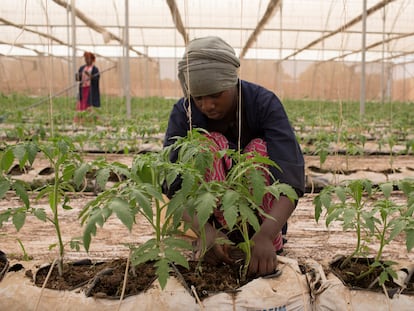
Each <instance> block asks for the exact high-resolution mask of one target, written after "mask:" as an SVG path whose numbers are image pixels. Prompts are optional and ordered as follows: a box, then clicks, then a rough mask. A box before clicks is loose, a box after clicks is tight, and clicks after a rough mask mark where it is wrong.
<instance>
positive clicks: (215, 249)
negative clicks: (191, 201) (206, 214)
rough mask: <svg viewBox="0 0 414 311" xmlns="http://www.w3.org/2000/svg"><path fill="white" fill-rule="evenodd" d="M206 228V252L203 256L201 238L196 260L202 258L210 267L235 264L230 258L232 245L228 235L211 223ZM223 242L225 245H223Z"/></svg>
mask: <svg viewBox="0 0 414 311" xmlns="http://www.w3.org/2000/svg"><path fill="white" fill-rule="evenodd" d="M204 228H205V235H206V241H205V242H206V244H205V247H206V248H205V249H206V252H205V253H204V254H203V250H202V241H201V238H198V239H197V241H196V253H195V259H196V260H199V259H200V258H201V257H202V258H201V259H202V260H203V261H204V262H206V263H208V264H210V265H219V264H222V263H227V264H232V263H234V260H233V259H232V258H231V257H230V250H231V245H230V242H229V241H228V238H227V237H226V235H225V234H224V233H223V232H221V231H219V230H217V229H216V228H214V227H213V226H212V225H211V224H209V223H207V224H206V225H205V226H204ZM220 240H221V241H220ZM221 242H224V243H223V244H222V243H221Z"/></svg>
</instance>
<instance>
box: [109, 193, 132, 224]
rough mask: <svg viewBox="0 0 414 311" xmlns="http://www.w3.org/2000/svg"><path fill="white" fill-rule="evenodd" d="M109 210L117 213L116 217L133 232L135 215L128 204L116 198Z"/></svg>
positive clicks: (110, 204)
mask: <svg viewBox="0 0 414 311" xmlns="http://www.w3.org/2000/svg"><path fill="white" fill-rule="evenodd" d="M109 208H110V209H112V210H113V211H114V212H115V214H116V216H117V217H118V218H119V219H120V220H121V221H122V223H123V224H124V225H125V226H126V227H127V228H128V229H129V231H131V230H132V225H133V224H134V215H133V213H132V212H131V209H130V208H129V204H128V202H126V201H124V200H122V199H119V198H115V199H113V200H112V201H111V202H110V203H109Z"/></svg>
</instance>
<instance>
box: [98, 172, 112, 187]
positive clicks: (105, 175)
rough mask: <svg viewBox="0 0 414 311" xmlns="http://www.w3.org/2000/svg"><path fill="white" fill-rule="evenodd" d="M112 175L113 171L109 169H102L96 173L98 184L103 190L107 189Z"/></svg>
mask: <svg viewBox="0 0 414 311" xmlns="http://www.w3.org/2000/svg"><path fill="white" fill-rule="evenodd" d="M110 173H111V170H110V169H109V168H102V169H100V170H98V172H97V173H96V183H97V184H98V186H99V187H100V188H101V189H105V185H106V183H107V182H108V179H109V175H110Z"/></svg>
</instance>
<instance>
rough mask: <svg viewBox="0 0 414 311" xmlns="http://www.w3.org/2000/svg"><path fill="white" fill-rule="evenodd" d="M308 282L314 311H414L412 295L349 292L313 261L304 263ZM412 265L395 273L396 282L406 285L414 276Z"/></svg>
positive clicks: (366, 291)
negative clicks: (396, 275) (391, 295)
mask: <svg viewBox="0 0 414 311" xmlns="http://www.w3.org/2000/svg"><path fill="white" fill-rule="evenodd" d="M307 265H308V268H309V272H308V273H307V276H308V281H309V285H310V290H311V296H312V298H313V306H314V309H313V310H314V311H328V310H332V311H413V310H414V296H412V295H405V294H404V291H403V290H402V293H396V294H395V295H394V296H393V297H392V298H391V297H388V296H387V295H386V294H385V293H384V292H374V291H369V290H359V289H356V290H355V289H350V288H349V287H347V286H345V285H344V284H343V283H342V281H341V280H340V279H339V278H338V277H337V276H335V275H334V274H333V273H331V272H329V273H328V274H327V275H326V274H325V272H324V270H323V268H322V266H321V265H320V264H319V263H317V262H315V261H312V262H309V263H307ZM413 270H414V266H413V265H408V266H405V268H404V271H408V273H406V272H403V270H399V271H398V275H399V277H400V279H399V280H398V281H396V282H399V283H398V284H401V286H402V287H401V289H403V288H404V284H407V282H408V281H409V279H410V278H411V275H412V273H413Z"/></svg>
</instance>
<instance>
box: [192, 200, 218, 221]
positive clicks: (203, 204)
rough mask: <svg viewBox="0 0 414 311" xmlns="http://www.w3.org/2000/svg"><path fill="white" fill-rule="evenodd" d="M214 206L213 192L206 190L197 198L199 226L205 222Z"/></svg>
mask: <svg viewBox="0 0 414 311" xmlns="http://www.w3.org/2000/svg"><path fill="white" fill-rule="evenodd" d="M215 207H216V198H215V196H213V194H211V193H208V192H206V193H203V194H201V195H200V196H199V197H198V198H197V206H196V211H197V217H198V223H199V225H200V227H201V226H204V225H205V224H206V223H207V221H208V219H209V218H210V216H211V214H212V213H213V210H214V208H215Z"/></svg>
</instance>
